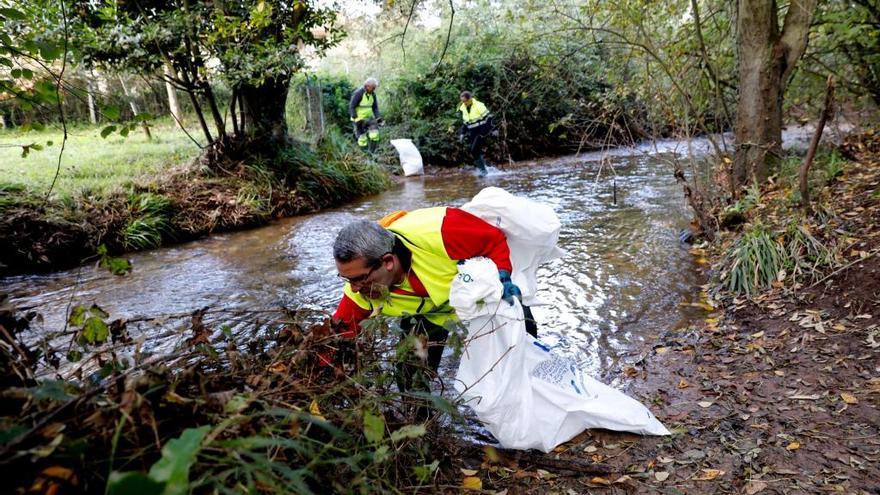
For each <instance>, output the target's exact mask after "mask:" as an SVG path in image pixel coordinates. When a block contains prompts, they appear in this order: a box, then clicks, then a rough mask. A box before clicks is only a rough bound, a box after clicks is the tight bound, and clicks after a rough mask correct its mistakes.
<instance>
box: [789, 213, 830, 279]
mask: <svg viewBox="0 0 880 495" xmlns="http://www.w3.org/2000/svg"><path fill="white" fill-rule="evenodd" d="M835 253H836V250H835V249H834V247H833V246H828V245H827V244H825V243H823V242H822V241H820V240H819V239H817V238H816V236H814V235H813V233H812V232H810V230H809V228H808V227H806V226H804V225H800V224H799V222H797V221H792V222H791V223H790V224H789V225H788V228H787V229H786V231H785V255H786V260H785V269H786V271H787V272H788V273H790V274H791V275H792V276H794V277H796V278H808V279H809V280H811V281H813V280H816V279H818V278H819V277H820V276H821V274H822V271H821V269H822V268H824V267H828V266H830V265H831V264H832V263H833V262H834V258H835Z"/></svg>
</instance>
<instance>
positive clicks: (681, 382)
mask: <svg viewBox="0 0 880 495" xmlns="http://www.w3.org/2000/svg"><path fill="white" fill-rule="evenodd" d="M688 387H690V384H689V383H688V382H687V380H685V379H684V378H682V379H681V380H679V382H678V388H688Z"/></svg>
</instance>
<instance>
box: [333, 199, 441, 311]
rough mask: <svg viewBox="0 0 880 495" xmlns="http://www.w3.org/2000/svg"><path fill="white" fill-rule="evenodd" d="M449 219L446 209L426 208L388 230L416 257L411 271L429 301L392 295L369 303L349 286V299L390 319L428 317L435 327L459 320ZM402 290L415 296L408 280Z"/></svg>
mask: <svg viewBox="0 0 880 495" xmlns="http://www.w3.org/2000/svg"><path fill="white" fill-rule="evenodd" d="M445 216H446V207H445V206H441V207H436V208H424V209H421V210H414V211H410V212H407V213H406V214H405V215H403V216H401V217H399V218H397V219H395V220H394V221H393V222H392V223H391V224H390V225H388V226H387V229H388V230H389V231H390V232H391V233H392V234H394V235H395V237H397V238H398V239H400V240H401V241H402V242H403V244H404V245H405V246H406V247H407V249H409V250H410V252H411V253H412V263H411V265H410V270H411V271H412V272H413V273H414V274H415V275H416V276H417V277H418V278H419V280H420V281H421V282H422V285H424V286H425V290H426V291H427V292H428V297H420V296H416V295H411V294H398V293H395V292H390V293H389V294H388V295H387V296H385V297H384V298H382V299H367V298H366V297H364V296H362V295H361V294H360V293H358V292H354V291H352V290H351V284H348V283H346V284H345V289H344V291H345V295H346V296H348V297H349V298H350V299H351V300H352V301H354V303H355V304H357V305H358V306H359V307H360V308H362V309H366V310H369V311H375V310H376V308H379V311H380V312H381V313H382V314H383V315H387V316H406V315H417V314H418V315H424V316H425V317H426V318H427V319H428V320H429V321H430V322H431V323H434V324H436V325H441V326H442V325H443V324H444V323H446V322H447V321H450V320H456V319H457V317H456V316H455V312H454V311H453V309H452V307H451V306H450V305H449V286H450V285H451V284H452V279H453V278H455V276H456V275H457V274H458V269H457V267H456V265H457V264H458V261H457V260H454V259H452V258H450V257H449V255H448V254H447V253H446V246H445V245H444V244H443V235H442V233H441V232H440V229H441V227H442V225H443V218H444V217H445ZM399 288H400V289H403V290H404V291H407V292H412V287H410V286H409V280H408V278H407V277H404V281H403V283H402V284H401V285H400V286H399Z"/></svg>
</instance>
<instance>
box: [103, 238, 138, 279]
mask: <svg viewBox="0 0 880 495" xmlns="http://www.w3.org/2000/svg"><path fill="white" fill-rule="evenodd" d="M97 254H98V256H100V257H101V259H100V260H99V261H98V265H99V266H100V267H101V268H106V269H107V270H109V271H110V273H112V274H113V275H125V274H126V273H129V272H130V271H131V262H130V261H128V260H127V259H125V258H117V257H114V256H110V255H109V254H107V246H106V245H104V244H101V245H100V246H98V249H97Z"/></svg>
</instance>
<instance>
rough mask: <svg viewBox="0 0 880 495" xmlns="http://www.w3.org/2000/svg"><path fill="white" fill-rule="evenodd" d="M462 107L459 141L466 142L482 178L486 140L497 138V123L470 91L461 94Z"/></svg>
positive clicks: (484, 172)
mask: <svg viewBox="0 0 880 495" xmlns="http://www.w3.org/2000/svg"><path fill="white" fill-rule="evenodd" d="M460 99H461V105H459V106H458V111H459V112H461V120H462V124H461V130H459V132H458V141H459V142H460V143H464V142H466V143H467V145H468V151H470V153H471V158H473V160H474V167H476V168H477V170H479V172H480V175H481V176H485V175H486V174H487V173H488V172H487V171H486V158H485V157H484V156H483V149H484V148H485V147H486V139H487V138H488V136H489V135H490V134H491V135H493V136H497V135H498V132H497V131H496V130H495V123H494V122H493V120H492V113H491V112H489V109H488V108H486V105H484V104H483V103H482V102H480V101H477V99H476V98H474V96H473V95H472V94H471V92H470V91H462V92H461V96H460Z"/></svg>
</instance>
